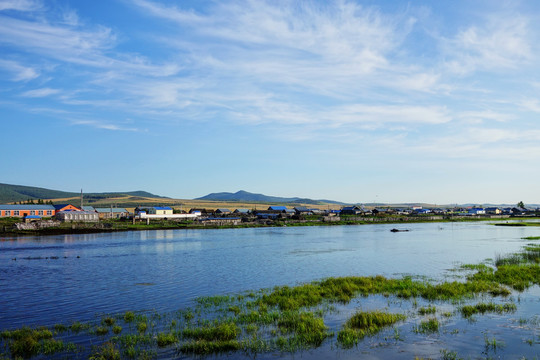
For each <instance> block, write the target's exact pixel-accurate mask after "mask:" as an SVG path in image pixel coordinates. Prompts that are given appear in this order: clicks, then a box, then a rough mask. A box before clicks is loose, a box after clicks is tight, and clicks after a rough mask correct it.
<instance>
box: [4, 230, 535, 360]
mask: <svg viewBox="0 0 540 360" xmlns="http://www.w3.org/2000/svg"><path fill="white" fill-rule="evenodd" d="M392 228H400V229H408V230H410V231H408V232H398V233H392V232H390V229H392ZM538 235H540V228H536V227H501V226H493V225H490V224H488V223H486V222H473V223H465V222H463V223H421V224H399V225H397V224H377V225H361V226H328V227H280V228H253V229H222V230H221V229H220V230H154V231H138V232H119V233H106V234H84V235H59V236H42V237H17V238H2V240H3V241H0V294H1V297H0V308H1V309H2V310H1V316H0V328H1V329H10V328H16V327H20V326H23V325H45V326H51V325H53V324H56V323H58V322H59V321H62V322H66V323H69V322H71V321H75V320H79V321H90V320H92V319H95V317H96V315H99V314H107V313H120V312H124V311H126V310H134V311H142V310H156V311H158V312H167V311H175V310H178V309H181V308H185V307H188V306H191V305H193V300H194V299H195V298H197V297H200V296H207V295H219V294H232V293H239V292H243V291H248V290H257V289H261V288H271V287H274V286H276V285H295V284H298V283H304V282H310V281H313V280H317V279H322V278H326V277H334V276H348V275H361V276H366V275H384V276H386V277H401V276H403V275H404V274H411V275H415V276H425V277H428V278H430V279H435V280H441V279H443V278H445V277H448V276H453V275H454V274H453V273H452V272H451V271H449V270H450V269H452V268H455V267H456V266H457V264H459V263H480V262H482V261H484V260H485V259H488V258H495V257H496V256H497V255H503V254H508V253H511V252H516V251H519V250H520V249H521V248H522V246H524V245H525V244H526V243H527V242H526V241H525V240H523V239H522V238H523V237H526V236H538ZM375 298H376V297H374V298H373V299H375ZM373 299H371V300H369V299H368V300H366V301H375V302H377V301H378V302H379V303H380V302H381V301H383V302H384V301H386V300H381V299H379V300H373ZM520 301H523V304H524V305H523V307H522V308H523V309H524V310H520V311H525V313H524V314H522V313H519V314H521V315H522V316H525V317H528V318H530V317H534V316H538V315H539V309H540V306H538V305H539V303H538V291H537V287H536V288H534V289H532V290H530V291H528V292H526V293H525V294H522V298H520ZM535 301H536V302H535ZM355 304H356V303H355ZM527 304H529V305H527ZM531 304H532V305H531ZM353 306H358V304H356V305H353ZM385 306H387V305H386V303H385ZM400 306H403V305H400ZM535 306H536V307H535ZM462 326H467V325H466V324H465V325H463V324H462ZM518 340H519V341H521V339H518ZM518 340H516V341H518ZM437 341H438V340H437ZM448 341H449V340H448V339H447V340H445V343H448ZM481 341H484V340H483V339H481ZM534 341H536V340H534ZM401 348H405V345H404V344H403V345H401ZM531 349H532V350H531V351H533V352H532V354H537V352H538V345H536V344H534V343H533V345H531ZM314 351H315V350H314ZM324 351H328V349H327V350H321V352H320V353H317V351H315V353H311V356H312V357H318V356H322V355H321V354H326V353H325V352H324ZM392 351H394V350H390V352H389V350H388V349H387V348H384V349H381V350H380V351H379V350H376V351H372V353H373V354H375V355H374V357H377V354H379V356H382V357H383V358H384V357H388V356H389V354H391V353H392ZM407 351H411V350H410V349H409V350H407ZM407 351H405V353H406V354H409V353H408V352H407ZM521 353H522V352H520V354H521ZM347 354H349V355H351V354H353V355H351V356H353V357H354V356H357V355H358V353H355V352H350V351H349V352H347V351H343V350H341V351H340V357H344V358H346V357H347V356H349V355H347ZM427 354H428V355H429V354H432V353H430V352H427ZM526 354H527V355H530V354H531V352H530V351H529V352H526ZM309 355H310V353H307V354H304V355H303V356H309ZM413 357H414V356H413ZM408 358H410V356H409V357H408Z"/></svg>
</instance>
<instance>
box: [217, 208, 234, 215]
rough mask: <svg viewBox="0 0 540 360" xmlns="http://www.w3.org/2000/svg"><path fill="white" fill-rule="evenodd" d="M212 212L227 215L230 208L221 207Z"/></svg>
mask: <svg viewBox="0 0 540 360" xmlns="http://www.w3.org/2000/svg"><path fill="white" fill-rule="evenodd" d="M214 213H215V214H219V215H229V214H230V213H231V210H229V209H225V208H221V209H217V210H216V211H215V212H214Z"/></svg>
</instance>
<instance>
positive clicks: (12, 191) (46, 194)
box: [0, 184, 164, 204]
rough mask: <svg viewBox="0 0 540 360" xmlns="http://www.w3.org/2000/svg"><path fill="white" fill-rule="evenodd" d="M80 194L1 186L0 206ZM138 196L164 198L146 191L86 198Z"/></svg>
mask: <svg viewBox="0 0 540 360" xmlns="http://www.w3.org/2000/svg"><path fill="white" fill-rule="evenodd" d="M79 195H80V193H76V192H67V191H60V190H51V189H45V188H40V187H34V186H23V185H10V184H0V204H6V203H11V202H15V201H27V200H38V199H42V200H49V199H62V198H70V197H78V196H79ZM122 195H126V196H136V197H149V198H164V197H163V196H157V195H153V194H151V193H149V192H146V191H129V192H108V193H85V194H84V198H85V200H87V201H92V200H94V201H97V200H101V199H107V198H113V197H118V196H122Z"/></svg>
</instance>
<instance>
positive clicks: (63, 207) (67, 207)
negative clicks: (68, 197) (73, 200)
mask: <svg viewBox="0 0 540 360" xmlns="http://www.w3.org/2000/svg"><path fill="white" fill-rule="evenodd" d="M53 206H54V209H55V210H56V212H59V211H68V210H69V211H81V209H79V208H78V207H76V206H74V205H71V204H58V205H53Z"/></svg>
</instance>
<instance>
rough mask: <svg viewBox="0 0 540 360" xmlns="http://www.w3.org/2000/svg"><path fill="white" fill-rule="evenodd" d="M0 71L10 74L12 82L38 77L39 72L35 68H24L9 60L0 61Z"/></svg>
mask: <svg viewBox="0 0 540 360" xmlns="http://www.w3.org/2000/svg"><path fill="white" fill-rule="evenodd" d="M0 69H4V70H6V71H8V72H10V73H11V75H12V76H11V79H12V80H13V81H28V80H32V79H35V78H37V77H38V76H39V71H38V70H36V69H35V68H33V67H28V66H24V65H21V64H19V63H18V62H16V61H11V60H2V59H0Z"/></svg>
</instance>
